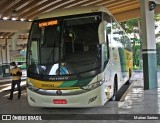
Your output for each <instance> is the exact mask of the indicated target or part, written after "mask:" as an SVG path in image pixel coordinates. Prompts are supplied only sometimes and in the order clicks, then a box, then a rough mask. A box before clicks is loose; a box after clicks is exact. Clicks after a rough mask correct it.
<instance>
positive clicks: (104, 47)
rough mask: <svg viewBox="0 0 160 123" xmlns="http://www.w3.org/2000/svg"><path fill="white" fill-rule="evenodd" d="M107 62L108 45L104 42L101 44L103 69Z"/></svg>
mask: <svg viewBox="0 0 160 123" xmlns="http://www.w3.org/2000/svg"><path fill="white" fill-rule="evenodd" d="M107 63H108V47H107V45H106V44H102V65H103V69H104V68H105V67H106V65H107Z"/></svg>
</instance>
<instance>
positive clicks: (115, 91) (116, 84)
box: [110, 75, 118, 101]
mask: <svg viewBox="0 0 160 123" xmlns="http://www.w3.org/2000/svg"><path fill="white" fill-rule="evenodd" d="M117 90H118V78H117V75H115V77H114V89H113V96H112V97H111V99H110V100H111V101H116V100H117V96H116V94H117Z"/></svg>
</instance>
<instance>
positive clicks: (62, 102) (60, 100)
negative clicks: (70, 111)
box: [53, 99, 67, 104]
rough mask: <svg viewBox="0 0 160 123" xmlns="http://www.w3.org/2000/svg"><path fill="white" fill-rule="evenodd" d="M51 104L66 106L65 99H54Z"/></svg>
mask: <svg viewBox="0 0 160 123" xmlns="http://www.w3.org/2000/svg"><path fill="white" fill-rule="evenodd" d="M53 103H54V104H67V100H66V99H54V100H53Z"/></svg>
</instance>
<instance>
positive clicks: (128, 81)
mask: <svg viewBox="0 0 160 123" xmlns="http://www.w3.org/2000/svg"><path fill="white" fill-rule="evenodd" d="M131 76H132V71H131V69H129V76H128V80H127V82H126V84H125V85H129V84H130V79H131Z"/></svg>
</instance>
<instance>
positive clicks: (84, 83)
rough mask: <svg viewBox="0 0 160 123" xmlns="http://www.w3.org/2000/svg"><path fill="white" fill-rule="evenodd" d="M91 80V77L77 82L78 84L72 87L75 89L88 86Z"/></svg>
mask: <svg viewBox="0 0 160 123" xmlns="http://www.w3.org/2000/svg"><path fill="white" fill-rule="evenodd" d="M92 79H93V77H90V78H85V79H81V80H78V82H77V83H76V84H75V85H74V86H75V87H83V86H86V85H88V84H89V83H90V82H91V81H92Z"/></svg>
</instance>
